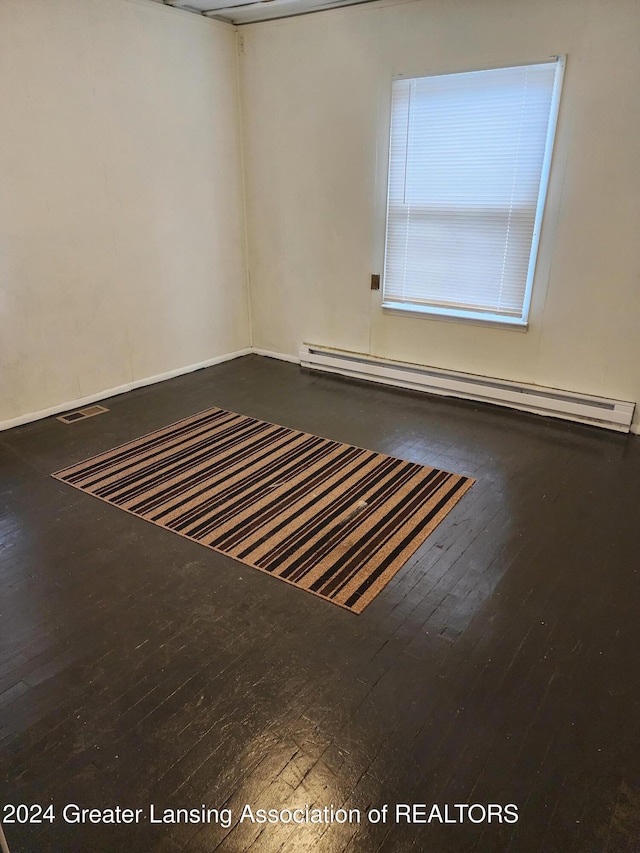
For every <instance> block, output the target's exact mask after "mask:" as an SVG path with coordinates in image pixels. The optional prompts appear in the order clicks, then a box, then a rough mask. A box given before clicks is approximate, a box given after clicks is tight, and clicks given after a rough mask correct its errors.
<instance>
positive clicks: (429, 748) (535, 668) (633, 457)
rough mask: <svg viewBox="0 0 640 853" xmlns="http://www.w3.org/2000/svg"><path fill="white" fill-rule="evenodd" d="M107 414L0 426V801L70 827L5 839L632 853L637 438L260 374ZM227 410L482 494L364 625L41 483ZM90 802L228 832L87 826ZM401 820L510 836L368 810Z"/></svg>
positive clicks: (135, 400) (268, 849)
mask: <svg viewBox="0 0 640 853" xmlns="http://www.w3.org/2000/svg"><path fill="white" fill-rule="evenodd" d="M108 405H109V409H110V411H109V412H108V413H107V414H104V415H101V416H100V417H97V418H91V419H89V420H86V421H83V422H79V423H77V424H72V425H63V424H61V423H60V422H59V421H57V420H55V419H48V420H46V421H41V422H39V423H35V424H30V425H27V426H24V427H20V428H18V429H15V430H12V431H9V432H5V433H2V434H0V641H1V645H0V783H1V789H0V790H1V796H0V802H2V803H9V804H18V803H26V804H40V805H42V806H43V807H46V806H48V805H50V804H53V805H54V808H55V813H56V819H55V822H54V823H52V824H50V823H48V822H45V823H42V824H34V823H31V824H8V823H5V824H4V828H5V833H6V836H7V840H8V842H9V846H10V848H11V851H12V853H20V851H22V853H40V851H56V853H67V852H68V853H72V852H73V853H80V851H82V853H84V851H89V850H91V851H121V850H122V851H124V850H127V851H158V853H162V852H163V851H165V852H166V853H179V851H214V850H215V851H219V852H220V853H227V851H228V853H240V851H247V853H263V851H264V853H298V852H299V851H307V850H309V851H310V850H315V851H319V853H334V851H335V853H338V851H344V853H404V851H411V853H423V851H425V853H427V851H433V853H448V851H456V853H465V851H467V852H468V853H472V851H473V853H493V851H505V853H506V851H508V853H528V851H532V853H533V851H536V853H539V851H545V853H632V851H633V852H634V853H637V851H639V850H640V681H639V676H638V673H639V672H640V666H639V665H638V654H639V653H638V649H639V644H638V639H639V636H638V635H639V625H640V616H639V614H640V439H639V438H637V437H634V436H631V437H627V436H621V435H617V434H610V433H606V432H603V431H599V430H596V429H593V428H589V427H582V426H578V425H570V424H566V423H562V422H555V421H551V420H547V419H543V418H538V417H535V416H529V415H522V414H518V413H512V412H507V411H501V410H498V409H493V408H491V407H485V406H481V405H475V404H473V403H468V402H462V401H452V400H443V399H437V398H430V397H427V396H425V395H419V394H412V393H409V392H401V391H394V390H391V389H388V388H382V387H376V386H373V385H368V384H364V383H357V382H352V381H348V380H342V379H338V378H334V377H327V376H320V375H318V374H310V373H305V372H303V371H301V370H299V368H297V367H296V366H294V365H290V364H284V363H279V362H275V361H273V360H269V359H265V358H260V357H258V356H248V357H246V358H243V359H239V360H236V361H234V362H230V363H227V364H222V365H218V366H216V367H212V368H209V369H207V370H202V371H198V372H197V373H193V374H190V375H188V376H184V377H180V378H178V379H174V380H171V381H169V382H165V383H163V384H161V385H157V386H154V387H149V388H145V389H140V390H138V391H134V392H131V393H129V394H126V395H122V396H120V397H117V398H113V399H112V400H110V401H109V404H108ZM210 406H220V407H222V408H227V409H231V410H232V411H237V412H242V413H244V414H247V415H250V416H251V417H255V418H261V419H264V420H267V421H275V422H277V423H281V424H284V425H286V426H289V427H292V428H294V429H299V430H303V431H306V432H311V433H314V434H317V435H321V436H326V437H328V438H331V439H333V440H336V441H340V442H345V443H348V444H354V445H357V446H361V447H367V448H371V449H372V450H376V451H379V452H382V453H388V454H390V455H394V456H400V457H403V458H406V459H408V460H410V461H413V462H417V463H420V464H425V465H430V466H435V467H439V468H444V469H446V470H451V471H457V472H459V473H461V474H465V475H467V476H470V477H474V478H476V484H475V485H474V487H473V489H472V490H471V491H470V492H469V494H468V495H467V496H466V498H465V500H464V501H463V502H461V503H460V504H458V506H457V507H456V508H455V509H454V510H453V511H452V512H451V513H450V514H449V516H447V518H446V519H445V520H444V521H443V522H442V524H441V525H440V526H439V527H438V529H437V530H436V531H435V532H434V533H433V534H432V536H431V537H430V538H429V539H428V540H427V542H426V543H425V544H424V545H423V546H422V547H421V548H420V549H419V551H418V552H416V554H415V555H414V556H413V557H412V558H411V559H410V561H409V563H408V564H407V565H406V566H405V567H404V568H403V569H402V570H401V571H400V572H399V573H398V575H396V577H395V578H394V579H393V581H392V582H391V583H390V584H389V585H388V586H387V587H386V588H385V590H384V591H383V592H382V593H381V594H380V595H379V596H378V598H376V600H375V601H374V602H372V604H371V605H370V606H369V607H368V608H367V609H366V610H365V612H364V613H363V614H362V615H360V616H355V615H353V614H351V613H348V612H346V611H344V610H341V609H339V608H336V607H334V606H332V605H331V604H328V603H326V602H323V601H321V600H319V599H317V598H314V597H312V596H309V595H306V594H305V593H304V592H301V591H299V590H296V589H294V588H292V587H290V586H288V585H286V584H280V583H276V582H274V581H273V580H272V579H271V578H269V577H267V576H265V575H262V574H260V573H258V572H254V571H251V570H250V569H248V568H247V567H245V566H242V565H241V564H239V563H236V562H234V561H233V560H232V559H230V558H228V557H224V556H222V555H219V554H216V553H213V552H210V551H206V550H205V549H202V548H201V547H200V546H198V545H197V544H196V543H192V542H189V541H187V540H185V539H182V538H180V537H176V536H173V535H172V534H170V533H168V532H166V531H164V530H162V529H160V528H158V527H154V526H152V525H148V524H142V523H141V522H140V521H139V520H137V519H135V518H132V517H131V516H129V515H127V514H125V513H122V512H120V511H119V510H118V509H117V508H115V507H111V506H109V505H107V504H103V503H100V502H98V501H95V500H93V499H92V498H90V497H89V496H87V495H84V494H81V493H80V492H77V491H75V490H71V489H68V488H67V487H65V486H64V485H63V484H62V483H59V482H57V481H55V480H54V479H52V478H51V477H50V476H49V475H50V474H51V472H53V471H56V470H59V469H61V468H63V467H65V466H68V465H71V464H73V463H74V462H76V461H80V460H82V459H85V458H87V457H88V456H91V455H94V454H97V453H100V452H102V451H104V450H107V449H109V448H110V447H114V446H116V445H118V444H122V443H124V442H126V441H128V440H130V439H132V438H135V437H136V436H138V435H141V434H143V433H145V432H150V431H151V430H154V429H157V428H159V427H162V426H163V425H165V424H167V423H171V422H173V421H175V420H178V419H179V418H182V417H185V416H187V415H189V414H192V413H194V412H197V411H201V410H202V409H205V408H207V407H210ZM73 803H76V804H78V805H80V806H82V807H86V808H100V809H104V808H107V807H115V806H116V805H120V806H121V807H123V808H125V807H127V808H131V809H136V808H142V809H143V810H144V813H145V815H148V810H149V806H150V804H154V805H155V807H156V812H160V813H161V812H162V810H163V809H165V808H173V809H176V808H200V806H201V805H202V804H206V805H207V806H209V807H212V808H214V807H215V808H220V809H222V808H229V809H231V810H232V821H231V825H230V826H222V825H219V824H213V823H210V824H202V823H199V824H198V823H193V824H191V823H188V824H176V825H172V824H166V825H164V824H153V825H152V824H150V823H149V821H148V819H145V820H141V822H140V823H138V824H131V825H123V824H121V825H108V824H104V823H101V824H91V823H83V824H68V823H65V822H64V820H63V819H62V809H63V807H64V806H65V805H66V804H73ZM397 803H408V804H411V803H417V804H420V803H425V804H428V806H429V808H430V807H431V804H434V803H436V804H439V805H440V806H441V808H443V807H444V805H445V804H448V805H449V806H450V808H453V806H454V805H455V804H463V803H478V804H484V805H485V806H486V805H487V804H503V805H504V804H507V803H514V804H516V805H517V806H518V814H519V820H518V822H517V823H515V824H507V823H496V822H494V821H492V822H491V823H486V822H484V823H478V824H474V823H472V822H470V821H469V820H465V821H463V822H462V823H447V824H444V823H438V822H436V821H432V822H431V823H429V824H405V823H396V822H395V821H393V820H391V819H389V820H388V821H387V822H386V823H385V822H380V823H378V824H373V823H370V822H368V821H367V820H366V818H364V816H365V815H366V813H367V811H368V810H369V809H371V808H374V807H377V808H380V807H381V806H382V805H384V804H389V805H390V807H391V809H392V810H393V809H394V808H395V804H397ZM247 804H248V805H250V806H251V807H252V808H287V807H290V808H293V807H299V806H303V807H304V805H305V804H308V805H309V806H312V807H313V806H317V807H324V806H328V805H331V804H333V805H334V807H336V808H338V807H342V806H344V807H345V808H352V809H359V810H360V811H361V814H362V815H363V820H362V822H361V823H359V824H354V823H352V824H346V825H344V824H336V823H333V824H328V825H327V824H322V825H318V824H312V825H306V826H292V825H285V824H279V825H270V824H266V825H265V824H252V823H250V822H248V821H244V822H242V823H240V822H239V821H238V818H239V816H240V813H241V811H242V808H243V807H244V806H245V805H247ZM0 817H2V813H0Z"/></svg>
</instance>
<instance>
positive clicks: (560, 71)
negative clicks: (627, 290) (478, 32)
mask: <svg viewBox="0 0 640 853" xmlns="http://www.w3.org/2000/svg"><path fill="white" fill-rule="evenodd" d="M566 59H567V57H566V54H560V55H554V56H548V57H545V58H544V59H537V60H529V61H526V62H517V63H509V64H501V65H492V66H483V67H482V68H474V69H465V70H461V71H459V70H454V71H446V72H435V73H431V74H421V75H417V74H415V73H413V74H410V75H409V74H396V75H394V76H393V78H392V83H395V81H396V80H416V79H423V78H426V77H442V76H447V75H450V74H473V73H475V72H478V71H493V70H498V69H502V68H504V69H510V68H522V67H525V66H530V65H541V64H549V63H552V62H555V63H556V65H557V68H556V74H555V80H554V85H553V91H552V95H551V103H550V108H549V124H548V127H547V137H546V142H545V150H544V155H543V162H542V169H541V173H540V184H539V189H538V202H537V206H536V213H535V219H534V227H533V235H532V239H531V251H530V254H529V265H528V269H527V278H526V284H525V291H524V297H523V306H522V315H521V316H520V317H509V316H505V315H504V314H492V313H491V312H488V311H473V310H469V309H466V308H462V307H460V308H456V307H442V306H438V305H435V304H434V305H428V304H424V303H409V302H397V301H394V300H392V299H388V298H385V281H386V267H387V240H388V235H389V228H388V226H389V187H390V174H391V133H392V124H393V115H392V98H393V87H390V89H389V100H388V105H389V125H388V135H387V171H386V199H385V207H384V229H385V230H384V245H383V273H382V282H381V296H382V303H381V308H382V310H383V312H384V313H385V314H393V315H399V316H410V317H417V318H423V319H425V318H426V319H431V320H445V321H448V322H457V323H472V324H476V325H483V326H490V327H491V328H502V329H508V330H513V331H519V332H526V331H527V330H528V327H529V315H530V310H531V298H532V294H533V284H534V278H535V271H536V263H537V259H538V249H539V244H540V234H541V230H542V223H543V216H544V210H545V205H546V200H547V192H548V188H549V179H550V174H551V166H552V158H553V149H554V143H555V138H556V130H557V125H558V117H559V110H560V99H561V94H562V85H563V81H564V73H565V68H566Z"/></svg>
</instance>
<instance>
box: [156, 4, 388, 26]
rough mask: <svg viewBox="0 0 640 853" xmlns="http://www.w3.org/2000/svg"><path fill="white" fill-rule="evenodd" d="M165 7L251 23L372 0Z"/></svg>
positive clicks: (178, 5) (236, 21)
mask: <svg viewBox="0 0 640 853" xmlns="http://www.w3.org/2000/svg"><path fill="white" fill-rule="evenodd" d="M163 2H164V4H165V5H166V6H174V7H175V8H177V9H185V10H186V11H188V12H196V13H197V14H200V15H206V16H207V17H210V18H222V19H223V20H225V21H231V22H232V23H234V24H250V23H254V22H255V21H270V20H273V19H274V18H288V17H291V16H292V15H304V14H307V13H308V12H320V11H321V10H322V9H335V8H336V7H338V6H354V5H356V4H358V3H368V2H371V0H163Z"/></svg>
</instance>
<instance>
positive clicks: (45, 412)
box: [0, 347, 252, 431]
mask: <svg viewBox="0 0 640 853" xmlns="http://www.w3.org/2000/svg"><path fill="white" fill-rule="evenodd" d="M251 352H252V349H251V347H248V348H247V349H241V350H236V352H229V353H226V354H225V355H218V356H215V358H208V359H206V361H200V362H198V363H197V364H188V365H187V366H186V367H178V368H177V369H176V370H169V371H167V372H166V373H158V374H157V375H156V376H148V377H146V379H136V380H135V381H133V382H127V383H126V384H124V385H118V386H117V387H115V388H106V389H105V390H104V391H98V393H97V394H89V395H88V396H87V397H79V398H78V399H76V400H68V401H67V402H65V403H59V404H58V405H57V406H50V407H49V408H48V409H40V410H39V411H37V412H29V413H28V414H26V415H20V416H19V417H17V418H10V419H9V420H6V421H0V431H4V430H6V429H11V428H12V427H17V426H22V425H23V424H28V423H31V422H32V421H39V420H42V418H49V417H51V415H59V414H61V413H62V412H68V411H69V409H79V408H82V407H83V406H88V405H90V404H91V403H98V402H100V401H101V400H106V399H108V398H109V397H116V396H117V395H118V394H125V393H126V392H127V391H133V390H134V389H135V388H143V387H144V386H145V385H155V384H156V383H157V382H164V381H165V379H174V378H175V377H176V376H183V375H184V374H185V373H193V371H194V370H201V369H202V368H203V367H213V365H214V364H222V362H223V361H232V360H233V359H234V358H240V356H243V355H251Z"/></svg>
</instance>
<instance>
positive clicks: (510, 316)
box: [382, 59, 564, 328]
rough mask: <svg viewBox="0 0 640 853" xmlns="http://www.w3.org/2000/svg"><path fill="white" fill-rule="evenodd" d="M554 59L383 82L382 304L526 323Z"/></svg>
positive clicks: (558, 72)
mask: <svg viewBox="0 0 640 853" xmlns="http://www.w3.org/2000/svg"><path fill="white" fill-rule="evenodd" d="M563 65H564V61H563V59H556V60H553V61H550V62H541V63H538V64H535V65H521V66H517V67H515V68H497V69H492V70H488V71H474V72H470V73H464V74H445V75H440V76H437V77H418V78H414V79H400V80H396V81H394V83H393V93H392V106H391V138H390V151H389V188H388V199H387V233H386V247H385V267H384V280H383V303H382V304H383V307H384V308H393V309H399V310H405V311H406V310H409V311H418V312H424V313H426V314H430V315H435V316H438V315H440V316H445V317H456V318H466V319H469V320H475V321H478V320H485V321H490V322H499V323H503V324H508V325H513V326H520V327H523V326H524V327H525V328H526V323H527V316H528V311H529V302H530V299H531V285H532V282H533V272H534V268H535V258H536V248H537V242H538V234H539V232H540V225H541V219H542V210H543V207H544V197H545V190H546V183H547V176H548V173H549V166H550V159H551V149H552V145H553V133H554V129H555V120H556V116H557V110H558V102H559V95H560V85H561V77H562V70H563Z"/></svg>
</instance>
